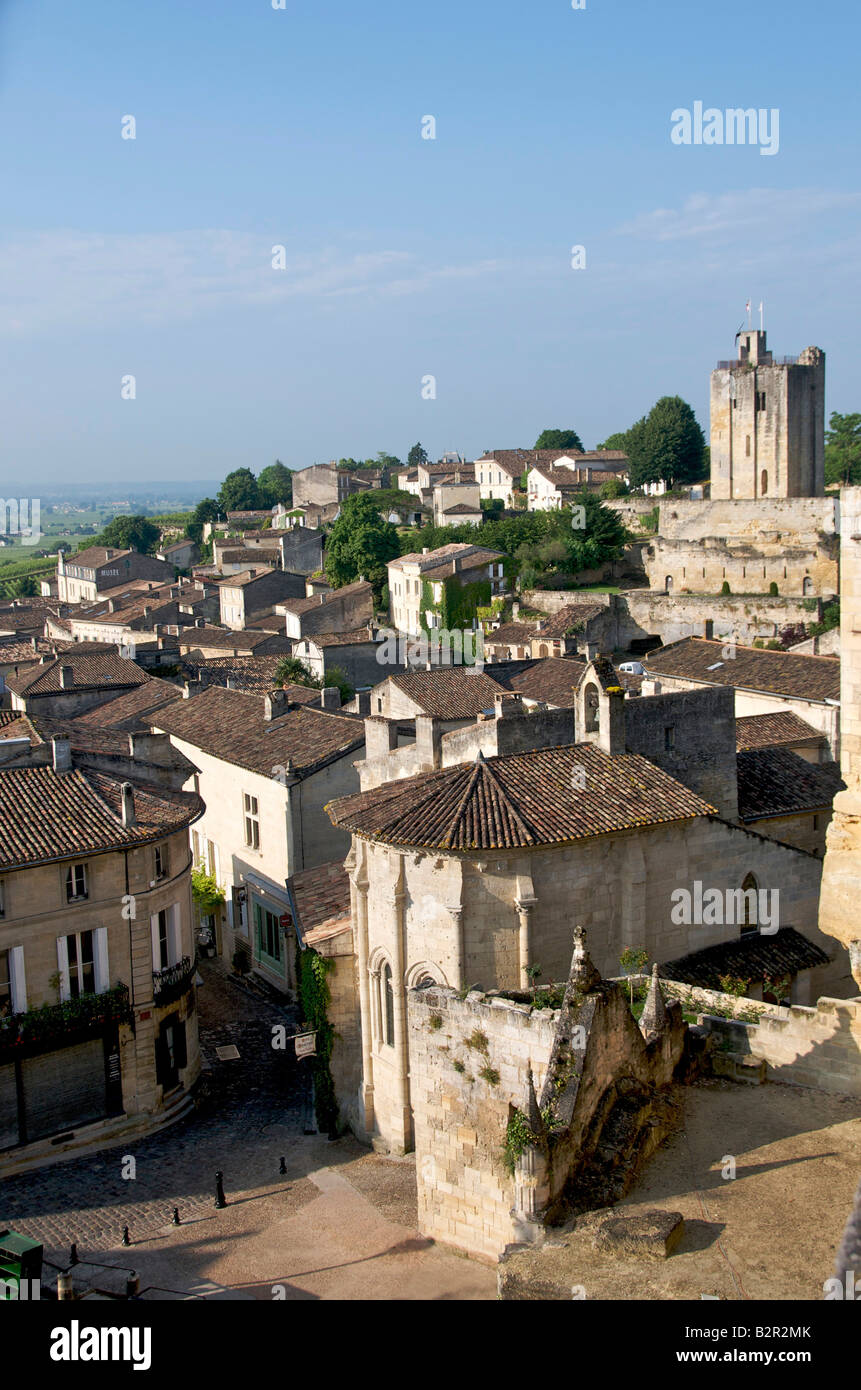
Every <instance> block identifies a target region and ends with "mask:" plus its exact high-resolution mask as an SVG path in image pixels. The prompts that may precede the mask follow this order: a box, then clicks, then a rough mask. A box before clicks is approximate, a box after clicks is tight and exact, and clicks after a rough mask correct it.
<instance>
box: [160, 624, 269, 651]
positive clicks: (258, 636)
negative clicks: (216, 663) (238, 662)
mask: <svg viewBox="0 0 861 1390" xmlns="http://www.w3.org/2000/svg"><path fill="white" fill-rule="evenodd" d="M272 635H273V634H272V633H271V632H270V631H268V630H267V631H262V630H260V629H257V630H255V631H250V630H248V629H244V630H234V629H233V628H229V627H186V628H183V630H182V632H180V633H179V635H178V636H177V638H176V639H175V640H176V645H177V646H178V647H179V648H180V650H186V649H187V650H188V651H194V650H195V649H196V648H197V647H224V648H226V649H230V650H231V651H232V650H236V651H248V652H252V651H253V650H254V648H255V647H259V646H260V643H261V642H268V641H269V639H270V638H271V637H272Z"/></svg>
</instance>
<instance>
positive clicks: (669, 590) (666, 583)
mask: <svg viewBox="0 0 861 1390" xmlns="http://www.w3.org/2000/svg"><path fill="white" fill-rule="evenodd" d="M664 588H665V589H666V591H667V593H668V594H671V593H672V592H673V576H672V575H671V574H668V575H667V577H666V579H665V580H664Z"/></svg>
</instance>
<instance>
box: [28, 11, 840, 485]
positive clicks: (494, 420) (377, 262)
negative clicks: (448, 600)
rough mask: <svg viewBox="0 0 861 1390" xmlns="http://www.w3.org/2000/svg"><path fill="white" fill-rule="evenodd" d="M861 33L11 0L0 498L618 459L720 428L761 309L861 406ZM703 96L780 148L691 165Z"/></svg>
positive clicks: (772, 327)
mask: <svg viewBox="0 0 861 1390" xmlns="http://www.w3.org/2000/svg"><path fill="white" fill-rule="evenodd" d="M858 16H859V10H858V6H857V4H849V3H848V0H840V3H836V2H835V0H826V3H823V4H819V5H816V6H812V5H810V4H809V3H805V4H802V3H800V0H780V3H777V0H758V3H757V4H755V5H747V6H739V5H729V6H723V7H722V6H712V5H710V6H704V5H698V4H694V3H692V0H664V3H645V0H643V3H633V0H586V9H585V10H580V11H574V10H572V8H571V6H570V3H569V0H531V3H524V0H516V3H515V0H434V3H418V2H417V0H365V3H363V4H357V3H355V0H349V3H348V0H328V2H327V3H325V4H324V3H321V2H320V0H286V8H285V9H284V10H273V9H272V6H271V0H146V3H140V4H132V3H128V0H126V3H118V0H86V3H84V4H70V3H68V0H66V2H65V3H60V0H50V2H49V3H44V2H43V0H0V121H2V145H0V186H2V189H3V209H4V217H3V221H2V231H0V294H2V298H3V305H2V316H0V342H2V362H3V364H2V371H0V409H2V424H3V428H2V431H1V432H0V439H2V445H0V447H2V454H0V494H2V495H4V496H6V495H11V494H12V493H19V492H24V491H25V490H26V489H25V484H29V482H30V481H31V480H38V481H48V482H53V483H57V482H60V481H62V480H68V481H69V482H79V483H84V482H91V481H95V480H102V479H106V480H107V479H109V480H111V481H112V482H116V481H119V480H122V479H126V478H127V479H129V480H141V481H144V480H146V479H165V478H183V477H185V478H189V479H193V478H212V477H216V478H217V477H221V476H223V475H224V474H225V473H226V472H227V471H229V470H230V469H231V468H234V467H239V466H243V465H247V466H250V467H251V468H253V469H254V470H255V471H258V470H259V469H260V468H261V467H264V466H265V465H266V464H267V463H270V462H271V461H272V460H273V459H275V458H276V457H279V458H281V459H282V460H283V461H284V462H285V463H287V464H289V465H290V466H292V467H302V466H304V465H306V464H309V463H312V462H315V461H321V460H324V459H327V458H330V457H339V456H341V455H345V454H351V455H354V456H356V457H359V456H365V455H368V454H372V453H375V452H376V451H377V450H379V449H385V450H388V451H390V452H392V453H395V454H398V455H399V456H401V457H404V456H405V454H406V452H407V450H408V449H409V447H410V445H411V444H413V443H415V442H416V440H418V439H420V440H421V441H422V443H423V444H424V445H425V447H426V448H427V449H428V450H429V452H430V453H431V454H432V455H434V456H438V455H439V454H440V453H441V452H442V451H443V450H444V449H449V448H459V449H462V450H463V451H465V452H466V454H467V455H468V456H469V457H475V456H476V455H477V454H478V453H480V452H481V450H483V449H484V448H503V447H514V446H518V445H526V446H531V445H532V444H533V443H534V441H535V437H536V436H537V434H538V433H539V431H540V430H541V429H542V428H544V427H545V426H554V427H555V426H573V427H574V428H576V429H577V430H578V432H579V433H580V435H581V436H582V438H583V440H584V442H585V443H586V445H587V447H592V446H594V444H595V443H597V442H598V441H600V440H602V439H603V438H604V437H605V436H606V435H607V434H609V433H610V432H612V431H615V430H618V429H624V428H626V427H627V426H628V425H629V424H630V423H631V422H632V421H633V420H634V419H635V418H636V417H638V416H639V415H641V414H643V413H644V412H645V411H647V410H648V409H649V408H650V406H651V405H652V404H653V403H654V401H655V400H656V399H657V397H658V396H661V395H664V394H675V393H678V394H680V395H682V396H684V397H685V398H686V399H687V400H689V401H690V402H691V404H692V405H693V406H694V408H695V410H696V412H697V414H698V416H699V418H700V421H701V423H702V424H703V426H704V428H705V429H706V432H708V377H709V372H710V370H711V369H712V367H713V366H714V363H715V361H716V359H717V358H722V357H728V356H730V355H731V354H732V351H733V335H734V333H735V330H736V329H737V327H738V326H739V324H740V323H741V322H742V319H743V318H744V304H745V300H746V299H747V298H748V297H750V298H751V299H752V300H753V301H754V304H755V305H756V304H758V303H759V301H760V299H762V300H764V302H765V324H766V328H767V329H768V330H769V343H770V346H771V347H772V348H773V349H774V350H775V352H778V353H781V354H783V353H795V352H798V351H800V350H801V349H802V348H803V347H805V346H806V345H808V344H811V343H814V344H816V345H818V346H820V347H823V348H824V349H825V351H826V353H827V354H828V368H827V371H828V400H827V408H828V409H829V410H832V409H836V410H840V411H851V410H856V409H861V387H859V384H858V372H857V365H858V363H857V336H858V323H859V319H861V314H859V307H861V306H859V274H858V266H859V250H861V233H859V208H861V191H859V181H861V180H859V168H861V160H859V148H858V146H859V114H861V111H859V108H861V84H859V82H858V75H857V72H858V48H859V42H858V40H859V17H858ZM695 101H702V102H703V103H704V105H705V106H707V107H708V106H715V107H718V108H726V107H735V106H744V107H748V106H754V107H757V108H760V107H762V108H769V109H770V108H772V107H776V108H778V109H779V112H780V117H779V119H780V146H779V152H778V153H777V154H776V155H774V156H771V157H769V156H765V155H762V154H761V153H760V151H759V148H758V147H756V146H753V147H750V146H733V147H729V146H705V145H696V146H695V145H691V146H688V147H680V146H677V145H674V144H673V143H672V142H671V140H670V129H671V120H670V116H671V112H672V111H673V110H674V109H675V108H679V107H688V108H691V107H692V106H693V103H694V102H695ZM126 115H133V116H134V117H135V121H136V127H137V129H136V136H137V138H136V139H135V140H123V139H122V138H121V120H122V118H123V117H124V116H126ZM426 115H433V116H434V117H435V119H436V125H437V130H436V139H435V140H423V139H422V138H421V121H422V117H423V116H426ZM279 244H280V245H283V246H285V248H286V261H287V268H286V269H285V270H280V271H276V270H273V269H272V267H271V259H272V247H273V245H279ZM574 244H581V245H583V246H585V248H586V268H585V269H583V270H578V271H574V270H572V269H571V266H570V255H571V247H572V245H574ZM128 373H132V374H134V376H135V378H136V386H137V398H136V399H135V400H134V401H124V400H122V399H121V395H120V382H121V378H122V377H123V376H124V375H125V374H128ZM426 374H432V375H433V376H435V377H436V381H437V396H436V399H435V400H423V399H422V398H421V394H420V391H421V380H422V377H423V376H425V375H426Z"/></svg>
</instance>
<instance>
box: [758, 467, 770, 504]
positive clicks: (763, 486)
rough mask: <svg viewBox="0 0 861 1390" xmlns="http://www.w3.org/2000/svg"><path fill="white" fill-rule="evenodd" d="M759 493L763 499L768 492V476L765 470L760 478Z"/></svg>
mask: <svg viewBox="0 0 861 1390" xmlns="http://www.w3.org/2000/svg"><path fill="white" fill-rule="evenodd" d="M759 492H760V496H761V497H764V496H765V494H766V493H767V492H768V474H767V473H766V471H765V469H764V468H763V470H762V472H761V474H760V476H759Z"/></svg>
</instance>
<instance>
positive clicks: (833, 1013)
mask: <svg viewBox="0 0 861 1390" xmlns="http://www.w3.org/2000/svg"><path fill="white" fill-rule="evenodd" d="M706 1022H707V1023H708V1026H709V1028H710V1029H711V1031H712V1032H714V1033H717V1034H718V1036H720V1037H723V1038H724V1039H726V1040H727V1042H728V1043H730V1044H731V1045H732V1049H733V1051H736V1052H743V1053H749V1054H750V1055H751V1056H752V1057H754V1058H760V1059H762V1060H763V1061H765V1063H766V1065H767V1071H766V1076H767V1077H768V1079H769V1080H770V1081H781V1082H785V1083H789V1084H790V1085H794V1086H812V1087H814V1088H815V1089H816V1090H818V1091H830V1092H832V1093H834V1094H836V1095H848V1096H859V1097H861V998H856V999H831V998H828V997H827V996H826V997H822V998H820V999H818V1000H817V1002H816V1005H815V1007H813V1008H807V1007H805V1006H804V1005H803V1004H793V1005H792V1007H791V1008H789V1009H773V1010H770V1011H769V1012H768V1013H767V1014H763V1016H762V1017H761V1018H760V1020H759V1022H758V1023H755V1024H754V1023H742V1022H739V1021H738V1020H735V1019H732V1020H730V1019H721V1018H711V1017H709V1018H707V1019H706Z"/></svg>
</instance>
